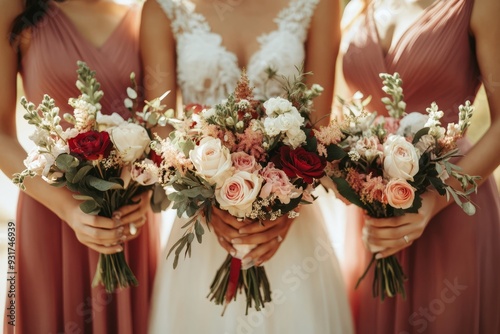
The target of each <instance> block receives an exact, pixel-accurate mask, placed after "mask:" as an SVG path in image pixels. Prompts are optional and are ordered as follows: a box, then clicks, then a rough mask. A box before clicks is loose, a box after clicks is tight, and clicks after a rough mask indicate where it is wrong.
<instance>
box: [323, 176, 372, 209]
mask: <svg viewBox="0 0 500 334" xmlns="http://www.w3.org/2000/svg"><path fill="white" fill-rule="evenodd" d="M332 181H333V182H335V184H336V185H337V190H338V192H339V193H340V194H341V195H342V196H344V197H345V199H347V200H348V201H349V202H351V203H352V204H354V205H356V206H359V207H360V208H363V209H368V207H367V206H366V204H364V203H363V202H362V201H361V198H360V197H359V196H358V194H357V193H356V192H355V191H354V190H353V189H352V188H351V186H350V185H349V183H348V182H347V181H346V180H345V179H343V178H340V177H332Z"/></svg>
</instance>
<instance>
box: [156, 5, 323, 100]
mask: <svg viewBox="0 0 500 334" xmlns="http://www.w3.org/2000/svg"><path fill="white" fill-rule="evenodd" d="M157 1H158V3H159V4H160V5H161V6H162V8H163V9H164V11H165V13H166V14H167V16H168V18H169V19H170V21H171V25H172V31H173V33H174V36H175V38H176V41H177V43H176V45H177V83H178V85H179V87H180V89H181V91H182V96H183V101H184V103H186V104H187V103H200V104H206V105H213V104H216V103H218V102H220V100H221V99H223V98H225V97H227V95H228V94H229V93H231V92H232V90H233V89H234V87H235V86H236V83H237V81H238V79H239V77H240V75H241V69H240V68H239V66H238V59H237V58H236V55H235V54H234V53H233V52H230V51H229V50H227V49H226V48H225V47H224V45H222V37H221V36H220V35H219V34H217V33H214V32H212V31H211V28H210V26H209V25H208V22H207V21H206V19H205V17H204V16H203V15H201V14H199V13H196V11H195V9H196V6H195V4H193V3H192V2H191V1H188V0H157ZM318 2H319V0H290V3H289V4H288V6H287V7H285V8H283V9H282V10H281V11H280V12H279V14H278V16H277V17H276V18H275V20H274V21H275V22H276V24H277V29H276V30H274V31H272V32H270V33H266V34H263V35H261V36H259V37H257V40H258V42H259V45H260V47H259V49H258V51H257V52H255V53H254V54H253V55H252V57H251V58H250V60H249V63H248V66H247V69H246V72H247V75H248V78H249V79H250V82H251V83H252V85H253V86H254V87H255V89H254V95H255V97H257V98H265V97H270V96H276V95H278V94H280V93H281V92H282V89H281V85H280V84H279V83H278V82H277V81H276V80H268V74H267V73H266V70H268V69H272V70H274V71H277V72H278V73H279V74H280V75H285V76H292V75H295V74H297V69H296V67H300V66H301V65H302V63H303V62H304V58H305V48H304V42H305V40H306V38H307V31H308V27H309V23H310V21H311V18H312V15H313V12H314V9H315V7H316V5H317V3H318Z"/></svg>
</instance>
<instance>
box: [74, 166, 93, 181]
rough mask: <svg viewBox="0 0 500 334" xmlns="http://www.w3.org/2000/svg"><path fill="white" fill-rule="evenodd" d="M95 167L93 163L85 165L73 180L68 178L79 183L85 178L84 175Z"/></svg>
mask: <svg viewBox="0 0 500 334" xmlns="http://www.w3.org/2000/svg"><path fill="white" fill-rule="evenodd" d="M93 168H94V166H92V165H85V166H83V167H82V168H80V169H79V170H78V172H76V174H75V176H74V177H73V180H68V181H70V182H72V183H79V182H80V181H81V180H82V179H83V177H84V176H85V175H87V174H88V172H90V171H91V170H92V169H93Z"/></svg>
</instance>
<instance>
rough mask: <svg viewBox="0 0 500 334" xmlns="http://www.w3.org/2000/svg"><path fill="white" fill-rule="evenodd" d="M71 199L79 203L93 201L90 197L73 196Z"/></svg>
mask: <svg viewBox="0 0 500 334" xmlns="http://www.w3.org/2000/svg"><path fill="white" fill-rule="evenodd" d="M73 198H74V199H77V200H79V201H94V198H93V197H92V196H87V195H79V194H73Z"/></svg>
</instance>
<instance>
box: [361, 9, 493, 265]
mask: <svg viewBox="0 0 500 334" xmlns="http://www.w3.org/2000/svg"><path fill="white" fill-rule="evenodd" d="M499 12H500V2H498V1H497V0H476V1H475V3H474V9H473V12H472V17H471V30H472V32H473V34H474V37H475V41H476V55H477V59H478V62H479V67H480V70H481V76H482V77H483V78H484V81H483V83H484V85H485V88H486V93H487V95H488V103H489V107H490V113H491V125H490V127H489V129H488V130H487V131H486V133H485V134H484V135H483V137H482V138H481V139H480V140H479V141H478V142H477V143H476V144H475V145H474V147H472V148H471V149H470V150H469V151H468V152H467V154H466V155H465V156H464V157H463V158H462V159H461V160H460V161H459V162H458V165H459V166H460V167H462V169H463V172H464V173H467V174H470V175H479V176H481V177H482V180H481V181H480V182H479V183H483V182H484V181H485V180H486V179H487V178H488V177H489V176H490V175H491V173H493V171H494V170H495V168H496V167H498V165H499V164H500V155H499V154H498V152H497V148H496V147H497V146H496V144H497V142H498V138H500V90H498V88H495V87H494V85H492V84H491V80H500V63H499V62H498V59H499V56H500V45H499V44H498V36H500V22H499V21H498V19H497V13H499ZM472 122H474V118H472ZM450 204H451V205H455V204H454V203H453V202H447V201H446V198H445V197H444V196H439V195H437V194H435V193H434V192H428V193H426V194H424V197H423V203H422V208H421V209H420V210H419V213H418V214H408V215H404V216H401V217H398V218H392V219H377V220H375V219H373V220H367V223H368V226H367V228H366V229H365V238H367V239H366V240H367V242H368V245H369V246H372V247H373V246H375V248H379V249H385V250H384V251H382V252H380V254H381V256H383V257H385V256H388V255H391V254H394V253H396V252H398V251H400V250H401V249H403V248H406V247H407V246H409V245H411V242H412V241H413V240H415V239H417V238H419V237H420V236H421V235H422V233H423V231H424V229H425V227H426V226H427V224H428V223H429V221H430V220H431V219H432V217H434V216H435V215H436V214H437V213H439V212H440V211H441V210H443V209H444V208H445V207H446V206H448V205H450ZM484 209H486V210H487V208H484ZM479 210H482V209H479ZM405 235H407V236H408V237H409V239H410V240H411V242H410V243H409V244H406V243H405V242H404V240H403V236H405Z"/></svg>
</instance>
